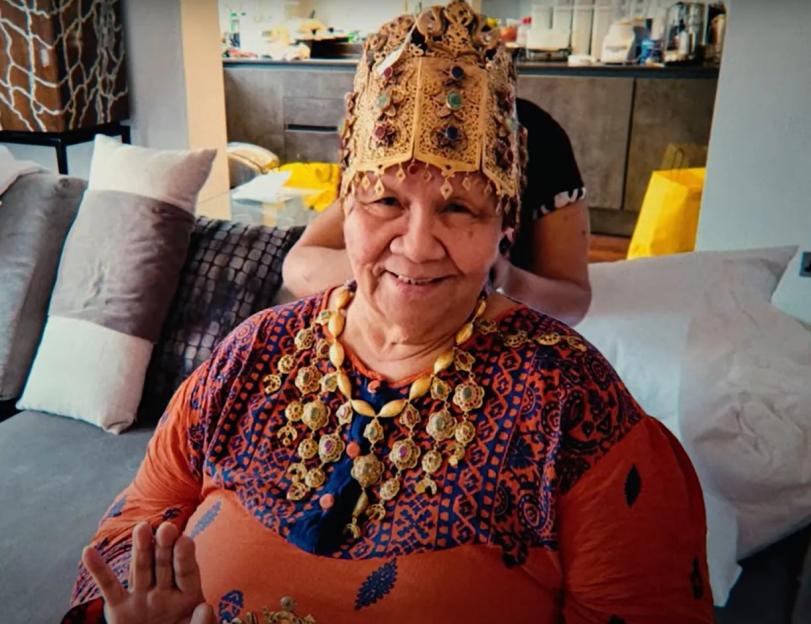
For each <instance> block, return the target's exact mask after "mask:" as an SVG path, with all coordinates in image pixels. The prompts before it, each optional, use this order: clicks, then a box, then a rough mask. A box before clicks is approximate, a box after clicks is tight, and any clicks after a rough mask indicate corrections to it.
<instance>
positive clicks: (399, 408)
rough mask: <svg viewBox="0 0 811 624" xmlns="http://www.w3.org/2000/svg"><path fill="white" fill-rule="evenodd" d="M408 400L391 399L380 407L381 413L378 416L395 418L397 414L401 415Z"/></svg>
mask: <svg viewBox="0 0 811 624" xmlns="http://www.w3.org/2000/svg"><path fill="white" fill-rule="evenodd" d="M407 403H408V401H406V400H405V399H396V400H394V401H389V402H388V403H386V404H385V405H384V406H383V407H381V408H380V413H379V414H378V416H379V417H380V418H394V417H395V416H399V415H400V414H402V413H403V410H404V409H405V406H406V404H407Z"/></svg>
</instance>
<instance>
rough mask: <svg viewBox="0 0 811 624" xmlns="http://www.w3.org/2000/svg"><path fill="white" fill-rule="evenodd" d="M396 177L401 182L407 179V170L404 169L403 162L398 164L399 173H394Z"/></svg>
mask: <svg viewBox="0 0 811 624" xmlns="http://www.w3.org/2000/svg"><path fill="white" fill-rule="evenodd" d="M394 177H395V178H397V181H398V182H400V183H402V181H403V180H405V178H406V173H405V171H404V170H403V164H402V163H400V164H399V165H398V167H397V173H396V174H395V175H394Z"/></svg>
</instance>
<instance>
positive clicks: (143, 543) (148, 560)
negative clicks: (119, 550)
mask: <svg viewBox="0 0 811 624" xmlns="http://www.w3.org/2000/svg"><path fill="white" fill-rule="evenodd" d="M152 560H153V545H152V529H151V528H150V526H149V523H148V522H139V523H138V524H136V525H135V528H134V529H133V530H132V559H131V560H130V583H131V586H130V590H132V591H149V588H150V587H152Z"/></svg>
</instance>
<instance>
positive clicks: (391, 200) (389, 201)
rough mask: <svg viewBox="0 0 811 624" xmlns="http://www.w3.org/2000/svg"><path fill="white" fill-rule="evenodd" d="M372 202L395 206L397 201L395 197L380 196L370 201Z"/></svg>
mask: <svg viewBox="0 0 811 624" xmlns="http://www.w3.org/2000/svg"><path fill="white" fill-rule="evenodd" d="M372 203H373V204H382V205H384V206H396V205H397V204H398V203H399V202H398V201H397V198H396V197H381V198H380V199H376V200H374V201H373V202H372Z"/></svg>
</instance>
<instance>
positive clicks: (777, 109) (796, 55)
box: [697, 0, 811, 322]
mask: <svg viewBox="0 0 811 624" xmlns="http://www.w3.org/2000/svg"><path fill="white" fill-rule="evenodd" d="M809 58H811V2H809V1H808V0H778V1H777V2H774V3H769V5H768V6H767V5H766V4H765V3H763V2H761V1H759V0H735V2H734V4H733V6H732V7H731V9H730V14H729V16H728V21H727V33H726V42H725V49H724V58H723V61H722V67H721V73H720V76H719V82H718V93H717V96H716V103H715V117H714V120H713V126H712V135H711V138H710V146H709V157H708V163H707V180H706V183H705V189H704V197H703V200H702V210H701V221H700V224H699V231H698V240H697V247H698V248H699V249H734V248H754V247H762V246H771V245H783V244H797V245H800V246H801V247H802V248H803V249H806V250H811V116H810V115H811V64H809V62H808V59H809ZM776 303H778V305H780V307H781V308H783V309H784V310H785V311H787V312H789V313H792V314H794V315H795V316H798V317H800V318H803V319H804V320H806V321H808V322H811V278H800V277H799V276H798V265H797V264H794V265H793V266H790V267H789V269H788V271H787V277H786V281H785V284H783V285H781V288H780V292H779V301H776Z"/></svg>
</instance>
